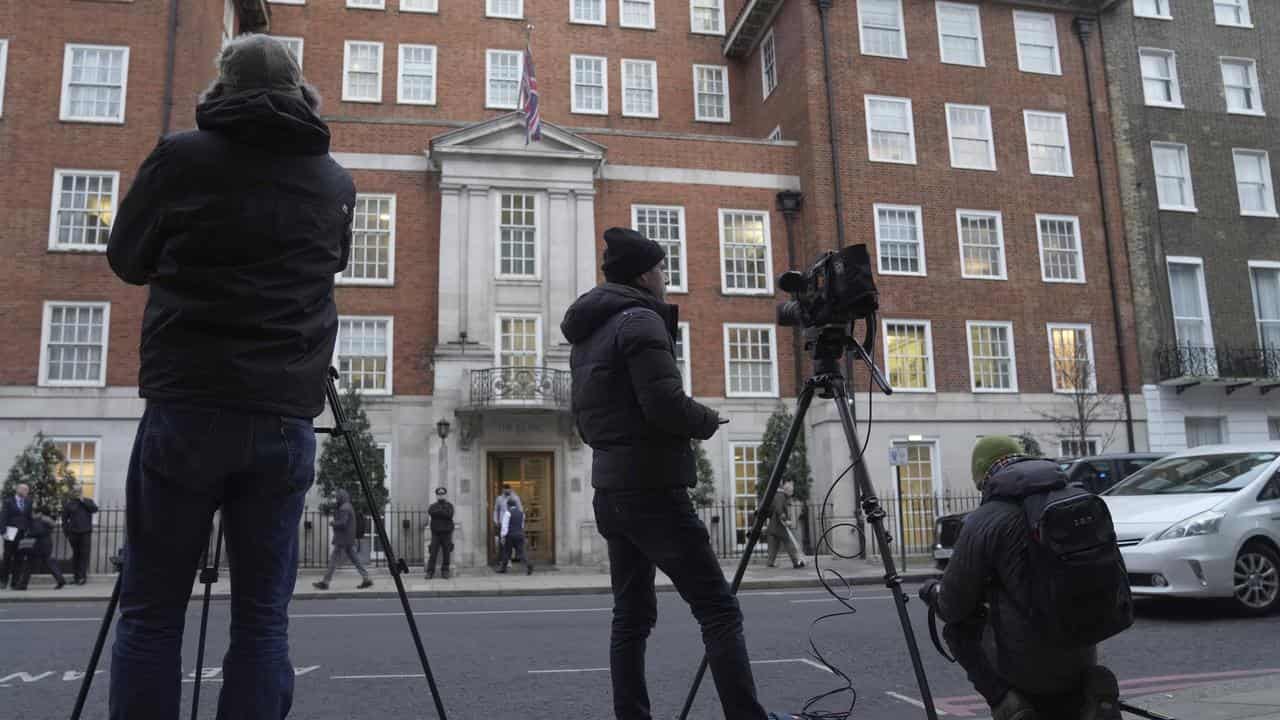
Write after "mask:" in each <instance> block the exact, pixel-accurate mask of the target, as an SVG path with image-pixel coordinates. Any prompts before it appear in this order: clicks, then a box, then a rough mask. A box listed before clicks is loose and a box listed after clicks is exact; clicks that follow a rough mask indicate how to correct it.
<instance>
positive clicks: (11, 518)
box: [0, 483, 34, 590]
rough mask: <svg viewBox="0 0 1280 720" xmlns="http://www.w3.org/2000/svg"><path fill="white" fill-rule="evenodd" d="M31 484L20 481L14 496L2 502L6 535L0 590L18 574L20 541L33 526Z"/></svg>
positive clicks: (0, 528) (0, 522)
mask: <svg viewBox="0 0 1280 720" xmlns="http://www.w3.org/2000/svg"><path fill="white" fill-rule="evenodd" d="M30 495H31V486H30V485H27V484H26V483H18V486H17V487H16V488H14V493H13V495H12V496H10V497H7V498H5V499H4V502H3V503H0V535H3V536H4V556H3V558H0V590H3V589H5V588H6V587H9V578H10V577H12V576H14V575H16V574H17V569H18V543H19V542H20V541H21V540H22V537H23V535H25V534H26V532H27V529H28V528H30V527H31V523H32V513H33V512H34V510H32V508H31V497H30Z"/></svg>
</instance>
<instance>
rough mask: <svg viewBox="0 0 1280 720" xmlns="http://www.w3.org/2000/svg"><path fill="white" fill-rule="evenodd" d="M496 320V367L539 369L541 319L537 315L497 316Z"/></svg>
mask: <svg viewBox="0 0 1280 720" xmlns="http://www.w3.org/2000/svg"><path fill="white" fill-rule="evenodd" d="M497 318H498V343H497V345H498V357H497V361H498V367H503V368H535V367H540V366H541V365H542V318H541V317H540V316H538V315H498V316H497Z"/></svg>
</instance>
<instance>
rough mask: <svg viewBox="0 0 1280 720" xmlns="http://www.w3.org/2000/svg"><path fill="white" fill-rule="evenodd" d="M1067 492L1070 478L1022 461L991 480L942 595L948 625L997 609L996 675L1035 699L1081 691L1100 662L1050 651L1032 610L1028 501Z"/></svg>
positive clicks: (993, 617) (1053, 466)
mask: <svg viewBox="0 0 1280 720" xmlns="http://www.w3.org/2000/svg"><path fill="white" fill-rule="evenodd" d="M1065 486H1066V476H1065V475H1064V474H1063V473H1062V471H1060V470H1059V469H1058V465H1057V463H1054V462H1050V461H1048V460H1023V461H1021V462H1016V463H1014V464H1012V465H1010V466H1008V467H1006V468H1005V469H1003V470H1001V471H999V472H997V473H996V474H995V475H993V476H992V477H991V478H990V479H989V480H987V483H986V486H985V487H984V488H983V492H982V505H981V506H980V507H979V508H978V509H977V510H974V511H973V512H971V513H969V515H968V516H966V517H965V519H964V525H963V527H962V528H961V529H960V536H959V538H957V540H956V546H955V550H954V553H953V554H952V556H951V560H950V562H948V564H947V572H946V574H945V575H944V576H943V578H942V588H941V591H940V593H939V595H938V615H939V616H941V617H942V619H943V620H946V621H947V622H959V621H962V620H966V619H969V618H971V617H973V616H974V615H975V614H976V613H978V612H979V610H980V608H981V606H982V604H983V603H984V602H986V603H989V604H990V605H991V609H990V613H989V614H988V623H989V626H990V627H991V630H992V631H993V633H992V634H993V635H994V639H995V652H994V658H993V661H994V665H995V668H996V671H997V672H998V673H999V674H1000V676H1001V677H1003V678H1004V679H1005V680H1006V681H1007V682H1008V683H1009V684H1010V685H1012V686H1013V687H1016V688H1018V689H1020V690H1023V691H1026V692H1030V693H1037V694H1054V693H1059V692H1064V691H1069V690H1073V689H1075V688H1076V687H1078V685H1079V683H1080V677H1081V673H1082V672H1083V671H1084V670H1085V669H1086V668H1088V667H1090V666H1091V665H1093V664H1094V663H1095V662H1096V661H1097V651H1096V648H1094V647H1087V648H1074V649H1066V648H1057V647H1049V646H1046V645H1045V644H1044V643H1043V642H1041V641H1040V635H1041V633H1040V632H1038V631H1037V630H1036V628H1035V627H1034V626H1033V625H1032V624H1031V623H1030V621H1029V619H1028V613H1027V611H1026V608H1027V607H1028V605H1029V604H1030V592H1031V588H1030V586H1029V585H1028V583H1029V580H1028V578H1027V563H1028V561H1029V558H1030V557H1031V546H1030V543H1031V542H1032V541H1031V534H1030V529H1029V528H1028V526H1027V519H1026V515H1025V514H1024V512H1023V509H1022V500H1023V498H1026V497H1029V496H1031V495H1037V494H1039V493H1043V492H1048V491H1049V490H1053V489H1057V488H1062V487H1065Z"/></svg>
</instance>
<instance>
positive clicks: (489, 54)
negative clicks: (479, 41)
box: [484, 48, 524, 110]
mask: <svg viewBox="0 0 1280 720" xmlns="http://www.w3.org/2000/svg"><path fill="white" fill-rule="evenodd" d="M495 53H502V54H510V55H515V56H516V75H517V76H518V77H523V75H524V53H523V52H521V51H520V50H501V49H493V48H489V49H487V50H485V51H484V107H485V109H486V110H516V109H518V108H519V107H520V93H519V92H517V93H516V101H515V102H514V103H512V104H510V105H505V104H499V103H496V102H494V100H493V56H494V54H495ZM516 82H517V85H518V84H519V80H517V81H516Z"/></svg>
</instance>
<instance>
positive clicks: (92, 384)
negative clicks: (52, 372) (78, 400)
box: [37, 380, 107, 389]
mask: <svg viewBox="0 0 1280 720" xmlns="http://www.w3.org/2000/svg"><path fill="white" fill-rule="evenodd" d="M106 386H107V384H106V383H105V382H65V381H64V382H59V381H56V380H44V381H42V382H40V383H39V384H38V385H37V387H44V388H80V389H85V388H105V387H106Z"/></svg>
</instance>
